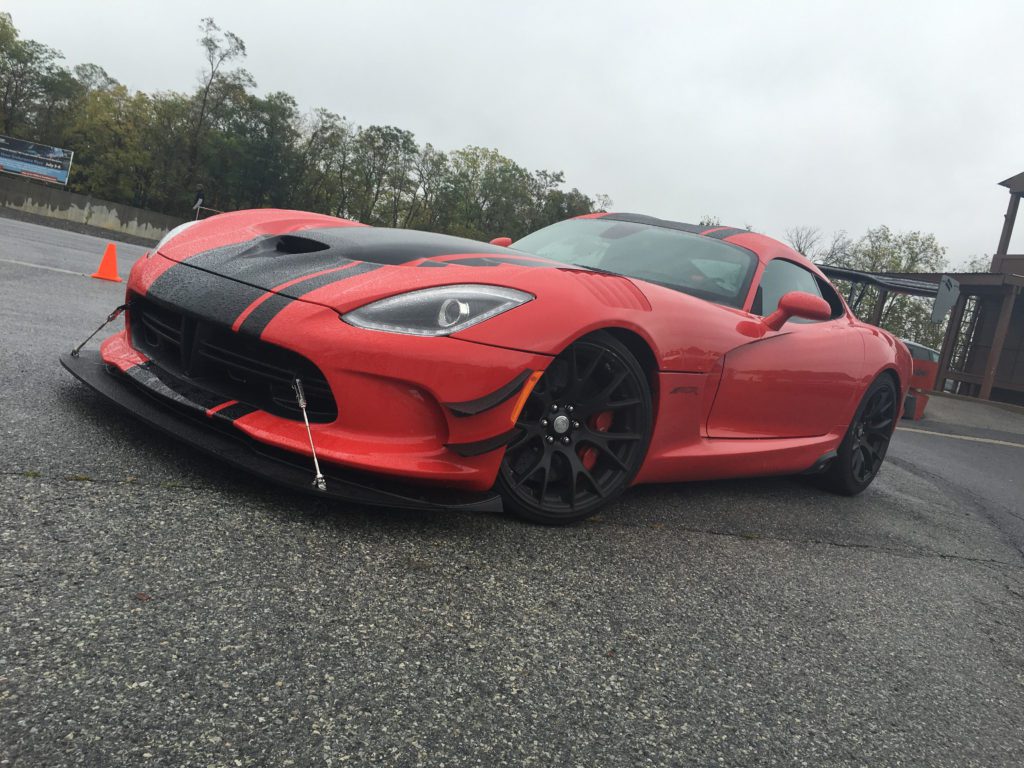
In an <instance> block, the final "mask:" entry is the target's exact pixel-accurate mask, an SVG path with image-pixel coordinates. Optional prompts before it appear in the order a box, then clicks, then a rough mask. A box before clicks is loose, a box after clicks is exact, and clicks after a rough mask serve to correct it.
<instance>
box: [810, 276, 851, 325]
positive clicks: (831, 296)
mask: <svg viewBox="0 0 1024 768" xmlns="http://www.w3.org/2000/svg"><path fill="white" fill-rule="evenodd" d="M815 280H817V281H818V291H819V292H820V293H821V298H823V299H824V300H825V301H827V302H828V305H829V306H830V307H831V308H832V319H833V320H835V319H836V318H837V317H842V316H843V315H845V314H846V307H845V306H844V305H843V300H842V299H840V298H839V294H838V293H836V289H835V288H833V287H832V286H831V285H829V284H828V283H827V282H826V281H824V280H822V279H821V278H820V277H816V278H815Z"/></svg>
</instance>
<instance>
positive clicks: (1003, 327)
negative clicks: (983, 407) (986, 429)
mask: <svg viewBox="0 0 1024 768" xmlns="http://www.w3.org/2000/svg"><path fill="white" fill-rule="evenodd" d="M1019 290H1020V289H1019V288H1017V287H1016V286H1009V285H1008V286H1006V294H1005V295H1004V296H1003V304H1002V306H1001V307H1000V308H999V320H997V321H996V333H995V336H993V338H992V348H991V349H990V350H989V351H988V359H986V360H985V375H984V376H983V377H982V379H981V390H980V391H979V392H978V399H979V400H988V399H990V398H991V397H992V384H993V382H995V379H996V368H998V367H999V358H1000V356H1001V355H1002V354H1003V344H1004V343H1005V342H1006V331H1007V330H1008V329H1009V327H1010V317H1011V316H1012V315H1013V302H1014V301H1015V300H1016V299H1017V293H1018V291H1019Z"/></svg>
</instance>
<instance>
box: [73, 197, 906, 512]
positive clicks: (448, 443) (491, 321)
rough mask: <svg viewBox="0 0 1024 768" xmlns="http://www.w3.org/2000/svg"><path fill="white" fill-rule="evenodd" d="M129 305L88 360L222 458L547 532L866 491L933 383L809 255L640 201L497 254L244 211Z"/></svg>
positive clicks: (225, 220) (137, 288)
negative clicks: (758, 485)
mask: <svg viewBox="0 0 1024 768" xmlns="http://www.w3.org/2000/svg"><path fill="white" fill-rule="evenodd" d="M502 243H504V244H506V245H508V246H510V247H506V245H503V244H502ZM125 308H126V315H125V316H126V322H125V328H124V330H122V331H120V332H119V333H117V334H116V335H114V336H112V337H110V338H108V339H106V340H105V341H104V342H103V344H102V345H101V348H100V351H99V354H96V353H82V354H77V351H76V353H75V354H68V355H65V356H64V357H63V358H62V361H63V363H64V366H65V367H66V368H68V370H70V371H71V372H72V373H73V374H74V375H75V376H77V377H78V378H80V379H82V380H83V381H84V382H86V383H87V384H89V385H90V386H92V387H93V388H94V389H96V390H98V391H99V392H101V393H102V394H105V395H107V396H108V397H110V398H111V399H112V400H114V401H116V402H117V403H119V404H120V405H122V406H124V407H126V408H128V409H129V410H131V411H132V412H134V413H135V414H136V415H138V416H139V417H141V418H142V419H143V420H144V421H147V422H149V423H150V424H152V425H154V426H156V427H158V428H161V429H163V430H164V431H166V432H169V433H171V434H172V435H174V436H176V437H178V438H181V439H183V440H185V441H187V442H189V443H191V444H192V445H194V446H195V447H196V448H197V449H199V450H203V451H207V452H210V453H213V454H215V455H217V456H219V457H220V458H222V459H224V460H227V461H229V462H231V463H234V464H237V465H240V466H242V467H244V468H247V469H249V470H251V471H254V472H256V473H258V474H260V475H263V476H265V477H268V478H270V479H273V480H277V481H279V482H283V483H286V484H290V485H293V486H295V487H299V488H303V489H306V490H311V491H312V492H314V493H318V494H321V495H326V496H335V497H341V498H346V499H350V500H355V501H359V502H362V503H370V504H380V505H387V506H396V507H406V508H431V507H448V508H451V507H456V508H472V509H499V508H501V507H502V506H503V507H504V508H506V509H510V510H513V511H515V512H516V513H518V514H520V515H522V516H524V517H526V518H529V519H530V520H535V521H540V522H544V523H565V522H570V521H573V520H579V519H582V518H585V517H587V516H588V515H592V514H594V513H595V512H596V511H597V510H598V509H600V508H601V507H603V506H604V505H606V504H608V503H609V502H610V501H612V500H613V499H615V498H616V497H617V496H618V495H619V494H620V493H622V492H623V491H624V490H626V489H627V488H628V487H629V486H631V485H633V484H636V483H652V482H676V481H684V480H707V479H717V478H731V477H740V476H749V475H780V474H793V473H810V474H815V475H817V476H818V477H819V478H820V481H821V482H822V484H824V485H825V486H827V487H828V488H830V489H832V490H835V491H838V492H840V493H845V494H855V493H858V492H860V491H862V490H864V488H866V487H867V486H868V484H870V483H871V481H872V479H873V478H874V477H875V475H876V474H877V472H878V470H879V467H880V466H881V464H882V461H883V459H884V458H885V453H886V448H887V447H888V444H889V439H890V437H891V435H892V432H893V429H894V427H895V425H896V420H897V419H898V418H899V416H900V409H901V403H902V402H903V396H904V394H905V392H906V388H907V385H908V384H907V383H908V381H909V377H910V372H911V362H910V355H909V354H908V352H907V349H906V347H905V346H904V345H903V344H901V343H900V342H899V341H897V340H896V339H895V338H894V337H893V336H891V335H890V334H888V333H886V332H885V331H883V330H881V329H879V328H875V327H873V326H870V325H867V324H865V323H862V322H860V321H859V320H857V319H856V318H855V317H854V316H853V314H852V313H851V312H850V310H849V308H848V307H847V306H846V304H845V303H844V302H843V299H842V298H841V297H840V296H839V294H838V293H837V292H836V290H835V289H834V288H833V287H832V286H831V285H830V284H829V282H828V280H827V279H826V278H825V277H824V275H822V273H821V272H820V270H818V269H817V268H816V267H815V266H814V265H813V264H811V263H810V262H809V261H808V260H807V259H805V258H804V257H802V256H801V255H800V254H798V253H796V252H795V251H793V250H792V249H790V248H788V247H786V246H785V245H783V244H781V243H779V242H777V241H775V240H772V239H771V238H768V237H765V236H763V235H758V234H755V233H753V232H748V231H746V230H742V229H733V228H730V227H711V228H707V227H698V226H693V225H690V224H681V223H678V222H674V221H665V220H661V219H656V218H652V217H649V216H641V215H635V214H617V213H601V214H594V215H591V216H584V217H581V218H577V219H571V220H568V221H563V222H561V223H559V224H555V225H553V226H550V227H547V228H545V229H541V230H540V231H538V232H535V233H533V234H531V235H529V236H527V237H525V238H523V239H522V240H519V241H518V242H515V243H510V242H509V241H508V240H507V239H504V238H502V239H499V240H496V241H494V242H492V243H490V244H485V243H481V242H477V241H473V240H466V239H461V238H457V237H449V236H446V235H438V234H431V233H426V232H416V231H409V230H396V229H378V228H373V227H367V226H363V225H360V224H357V223H355V222H351V221H345V220H342V219H337V218H333V217H329V216H322V215H318V214H312V213H300V212H296V211H280V210H255V211H241V212H238V213H230V214H223V215H220V216H215V217H213V218H210V219H207V220H204V221H200V222H194V223H190V224H187V225H183V226H182V227H179V228H178V229H177V230H175V231H173V232H171V233H170V234H169V235H168V236H167V237H166V238H164V240H163V241H162V242H161V243H160V244H159V245H158V246H157V248H155V249H154V250H153V252H152V253H150V254H149V255H148V256H147V257H145V258H142V259H140V260H139V261H138V262H137V263H136V264H135V265H134V267H133V268H132V270H131V276H130V278H129V281H128V288H127V298H126V302H125ZM311 481H312V482H311Z"/></svg>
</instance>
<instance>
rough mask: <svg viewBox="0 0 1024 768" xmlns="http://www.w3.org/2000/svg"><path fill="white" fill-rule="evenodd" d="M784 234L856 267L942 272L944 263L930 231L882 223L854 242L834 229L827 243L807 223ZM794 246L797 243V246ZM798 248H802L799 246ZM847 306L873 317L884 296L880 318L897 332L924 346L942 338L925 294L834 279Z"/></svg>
mask: <svg viewBox="0 0 1024 768" xmlns="http://www.w3.org/2000/svg"><path fill="white" fill-rule="evenodd" d="M786 239H787V240H788V241H789V244H790V245H791V246H793V248H794V250H798V251H800V252H801V253H803V254H804V255H805V256H807V257H808V258H809V259H811V260H812V261H815V262H818V263H820V264H826V265H829V266H836V267H843V268H846V269H854V270H858V271H862V272H896V273H908V272H942V271H944V270H945V269H946V255H945V254H946V251H945V249H944V248H942V247H941V246H940V245H939V243H938V241H937V240H936V239H935V236H934V235H931V234H926V233H922V232H903V233H897V232H893V231H892V230H891V229H889V228H888V227H886V226H881V227H875V228H874V229H869V230H868V231H867V233H866V234H865V235H864V236H863V237H862V238H860V239H859V240H857V241H856V242H854V241H852V240H850V238H849V237H847V235H846V233H845V232H841V231H840V232H836V233H835V234H834V235H833V236H832V240H831V241H830V242H829V244H828V245H826V246H822V245H820V244H819V243H820V240H821V236H820V233H819V232H818V230H816V229H814V228H812V227H795V228H793V229H790V230H788V231H787V233H786ZM797 246H800V247H797ZM801 248H803V250H801ZM836 285H837V287H839V288H840V289H841V290H842V291H843V292H844V293H845V294H846V297H847V302H848V303H849V304H850V308H851V309H852V310H853V311H854V312H855V313H856V314H857V316H858V317H861V318H865V317H873V316H874V313H875V309H876V307H877V304H878V302H879V301H884V302H885V304H884V306H883V307H882V313H881V321H880V324H881V326H882V327H883V328H885V329H886V330H889V331H891V332H892V333H894V334H896V335H897V336H899V337H900V338H905V339H909V340H910V341H916V342H918V343H920V344H924V345H926V346H931V347H936V346H939V345H941V344H942V336H943V333H944V328H943V326H942V325H936V324H933V323H932V322H931V307H932V301H931V299H922V298H919V297H916V296H906V295H902V294H896V293H889V294H887V295H883V293H882V292H881V291H879V290H878V289H877V288H874V287H871V286H867V285H865V284H859V285H857V284H854V283H850V282H848V281H845V280H837V281H836Z"/></svg>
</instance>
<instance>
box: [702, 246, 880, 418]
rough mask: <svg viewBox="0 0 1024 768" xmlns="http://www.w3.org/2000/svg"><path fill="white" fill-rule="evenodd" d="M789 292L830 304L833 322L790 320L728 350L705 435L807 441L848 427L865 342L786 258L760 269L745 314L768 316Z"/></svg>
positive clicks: (832, 300) (812, 278)
mask: <svg viewBox="0 0 1024 768" xmlns="http://www.w3.org/2000/svg"><path fill="white" fill-rule="evenodd" d="M790 291H805V292H807V293H811V294H813V295H816V296H821V297H822V298H824V299H825V300H826V301H827V302H828V303H829V305H830V306H832V308H833V319H831V320H826V321H822V322H810V321H806V320H801V319H796V318H794V319H791V320H790V321H789V322H787V323H786V324H785V325H784V326H783V327H782V328H781V329H780V330H779V331H768V333H767V334H766V335H765V336H764V337H762V338H760V339H757V340H756V341H752V342H750V343H748V344H745V345H743V346H740V347H737V348H736V349H733V350H732V351H730V352H728V353H727V354H726V355H725V358H724V362H723V368H722V380H721V383H720V384H719V387H718V393H717V394H716V396H715V401H714V405H713V406H712V408H711V415H710V417H709V419H708V435H709V436H710V437H732V438H765V437H811V436H816V435H824V434H827V433H829V432H832V431H834V430H836V429H837V428H839V427H841V426H842V425H844V424H846V423H848V422H849V420H850V414H851V413H852V410H853V403H854V399H855V397H856V394H857V392H858V390H859V384H860V380H859V376H860V374H861V370H862V368H863V361H864V343H863V341H862V340H861V338H860V335H859V334H858V333H857V332H856V331H855V330H854V329H853V328H852V326H851V325H850V322H849V320H848V319H847V318H846V314H845V311H844V308H843V305H842V302H841V301H840V300H839V297H838V296H836V295H835V292H834V291H833V290H832V288H831V287H830V286H829V285H828V284H827V283H825V282H824V281H820V280H819V279H818V277H817V276H816V275H814V273H812V272H810V271H809V270H806V269H804V268H803V267H801V266H799V265H798V264H796V263H795V262H791V261H787V260H785V259H774V260H773V261H770V262H769V263H768V265H767V266H766V267H765V270H764V273H763V274H762V277H761V282H760V284H759V286H758V289H757V293H756V297H755V299H754V306H753V307H752V308H751V312H752V313H753V314H756V315H761V316H766V315H769V314H771V313H772V312H774V311H775V309H776V307H777V306H778V303H779V299H780V298H781V297H782V296H783V295H784V294H786V293H789V292H790Z"/></svg>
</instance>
